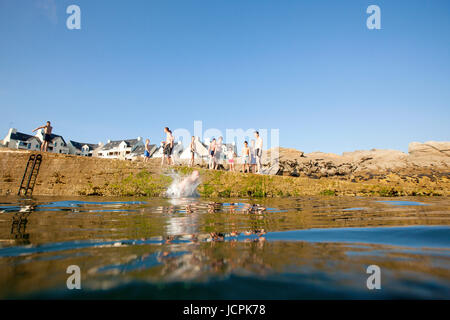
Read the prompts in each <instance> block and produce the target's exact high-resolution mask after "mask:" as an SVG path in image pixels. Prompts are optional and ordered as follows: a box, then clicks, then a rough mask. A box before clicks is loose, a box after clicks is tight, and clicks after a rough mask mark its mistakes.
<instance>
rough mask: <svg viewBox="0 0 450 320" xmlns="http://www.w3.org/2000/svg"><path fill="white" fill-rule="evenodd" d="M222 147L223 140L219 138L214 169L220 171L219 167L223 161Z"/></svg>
mask: <svg viewBox="0 0 450 320" xmlns="http://www.w3.org/2000/svg"><path fill="white" fill-rule="evenodd" d="M222 146H223V138H222V137H219V139H217V143H216V150H215V152H214V158H215V159H214V169H216V170H219V165H220V164H221V162H222V161H221V160H222V151H223V150H222Z"/></svg>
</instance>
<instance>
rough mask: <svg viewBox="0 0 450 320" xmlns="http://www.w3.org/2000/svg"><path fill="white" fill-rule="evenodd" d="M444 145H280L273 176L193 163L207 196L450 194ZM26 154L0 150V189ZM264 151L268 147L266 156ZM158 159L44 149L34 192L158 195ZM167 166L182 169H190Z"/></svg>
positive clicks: (162, 184) (161, 174)
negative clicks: (329, 149) (331, 148)
mask: <svg viewBox="0 0 450 320" xmlns="http://www.w3.org/2000/svg"><path fill="white" fill-rule="evenodd" d="M449 145H450V143H448V142H445V143H442V142H439V143H435V142H427V143H425V144H419V143H411V144H410V149H409V153H408V154H405V153H403V152H400V151H395V150H375V149H374V150H369V151H355V152H346V153H344V154H342V155H335V154H326V153H322V152H314V153H309V154H304V153H303V152H301V151H298V150H294V149H284V148H280V152H279V156H280V157H279V165H278V166H277V167H276V168H275V169H274V168H270V169H271V170H272V173H274V175H256V174H248V173H240V172H234V173H233V172H227V171H214V170H207V169H203V168H200V167H197V169H198V170H200V174H201V181H202V183H201V184H200V186H199V188H198V189H199V192H200V194H201V195H202V196H205V197H219V196H220V197H280V196H314V195H329V196H332V195H349V196H420V195H425V196H449V195H450V161H449V160H450V156H449V155H448V152H449V151H448V150H449ZM30 154H31V153H30V152H27V151H18V150H10V149H0V195H15V194H17V191H18V188H19V184H20V180H21V178H22V175H23V171H24V169H25V166H26V163H27V160H28V157H29V155H30ZM269 157H270V151H269V152H267V153H266V154H265V155H264V158H265V159H268V158H269ZM159 164H160V160H159V159H153V160H152V161H150V162H148V163H144V162H142V161H134V162H130V161H124V160H111V159H100V158H87V157H80V156H72V155H59V154H52V153H43V162H42V165H41V170H40V172H39V175H38V178H37V182H36V186H35V189H34V193H33V195H35V196H38V195H54V196H80V195H86V196H89V195H97V196H144V197H150V196H163V195H164V193H165V190H166V189H167V187H168V186H169V185H170V183H171V181H172V178H171V177H170V175H168V174H167V173H169V170H172V169H167V168H164V169H161V168H160V166H159ZM239 168H240V166H239V165H238V169H239ZM267 168H268V166H266V169H267ZM173 170H174V171H176V172H178V173H179V174H181V175H184V174H188V173H189V172H190V171H191V170H192V169H191V168H186V167H183V166H178V167H175V168H173Z"/></svg>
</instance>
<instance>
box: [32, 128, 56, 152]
mask: <svg viewBox="0 0 450 320" xmlns="http://www.w3.org/2000/svg"><path fill="white" fill-rule="evenodd" d="M40 129H44V141H42V144H41V151H45V152H47V150H48V144H49V143H50V142H52V130H53V127H52V126H51V125H50V121H47V124H46V125H43V126H40V127H38V128H36V129H34V130H33V132H35V131H38V130H40Z"/></svg>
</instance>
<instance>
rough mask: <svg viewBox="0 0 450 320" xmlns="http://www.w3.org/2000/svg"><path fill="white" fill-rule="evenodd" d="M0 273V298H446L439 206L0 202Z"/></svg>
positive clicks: (414, 201)
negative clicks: (73, 285)
mask: <svg viewBox="0 0 450 320" xmlns="http://www.w3.org/2000/svg"><path fill="white" fill-rule="evenodd" d="M71 265H76V266H79V268H80V272H81V289H80V290H69V289H68V288H67V286H66V281H67V278H68V277H69V276H70V274H68V273H67V272H66V271H67V267H68V266H71ZM369 265H377V266H379V268H380V270H381V289H379V290H369V289H368V288H367V285H366V283H367V278H368V277H369V276H370V274H368V273H367V272H366V269H367V267H368V266H369ZM0 270H1V273H0V298H1V299H10V298H20V299H22V298H25V299H26V298H42V299H47V298H57V299H61V298H62V299H73V298H75V299H78V298H82V299H84V298H88V299H91V298H92V299H96V298H107V299H109V298H112V299H317V298H319V299H320V298H326V299H329V298H331V299H334V298H339V299H391V298H420V299H442V298H443V299H450V199H448V198H441V197H434V198H408V199H407V198H405V199H399V198H395V199H387V198H340V197H339V198H338V197H336V198H335V197H305V198H295V199H292V198H291V199H267V200H266V199H214V200H210V199H201V198H191V199H162V198H155V199H108V200H105V198H92V197H90V198H77V199H74V198H72V199H66V198H54V197H36V198H33V199H20V198H15V197H2V198H0Z"/></svg>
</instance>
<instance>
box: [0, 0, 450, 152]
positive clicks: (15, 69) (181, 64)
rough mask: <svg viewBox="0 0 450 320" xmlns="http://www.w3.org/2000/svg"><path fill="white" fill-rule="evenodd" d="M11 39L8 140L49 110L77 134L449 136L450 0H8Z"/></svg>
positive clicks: (4, 20) (345, 144)
mask: <svg viewBox="0 0 450 320" xmlns="http://www.w3.org/2000/svg"><path fill="white" fill-rule="evenodd" d="M70 4H77V5H79V6H80V8H81V30H68V29H67V28H66V19H67V17H68V14H66V8H67V6H68V5H70ZM370 4H376V5H378V6H380V8H381V27H382V29H381V30H368V29H367V27H366V18H367V17H368V14H367V13H366V8H367V7H368V6H369V5H370ZM0 43H1V44H0V134H1V136H2V137H3V136H4V135H5V134H6V133H7V130H8V128H9V127H11V126H13V127H16V128H17V129H19V131H22V132H28V133H30V132H31V130H32V129H34V128H35V127H37V126H38V125H41V124H43V123H44V122H45V121H46V120H51V121H52V123H53V125H54V128H55V133H57V134H61V135H63V136H64V137H65V138H70V139H72V140H77V141H82V142H98V141H103V142H105V141H106V140H107V139H122V138H134V137H137V136H143V137H150V138H151V140H152V142H159V141H161V140H162V139H163V137H164V135H163V132H162V127H164V126H166V125H167V126H169V127H170V128H173V129H176V128H186V129H188V130H193V121H194V120H202V121H203V127H204V128H205V129H206V128H211V127H214V128H218V129H221V130H223V131H224V132H225V129H226V128H243V129H247V128H267V129H271V128H279V129H280V144H281V146H284V147H294V148H297V149H300V150H303V151H306V152H311V151H316V150H320V151H324V152H336V153H340V152H343V151H351V150H355V149H371V148H392V149H399V150H403V151H406V150H407V147H408V143H409V142H411V141H428V140H438V141H442V140H446V141H449V140H450V1H447V0H442V1H438V0H433V1H428V0H421V1H414V0H413V1H411V0H408V1H406V0H405V1H400V0H395V1H394V0H392V1H380V0H371V1H356V0H355V1H334V0H333V1H320V0H319V1H313V0H310V1H300V0H283V1H279V0H271V1H268V0H157V1H156V0H151V1H150V0H142V1H135V0H133V1H119V0H115V1H103V0H95V1H92V0H89V1H86V0H70V1H63V0H61V1H51V0H45V1H16V0H0Z"/></svg>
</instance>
